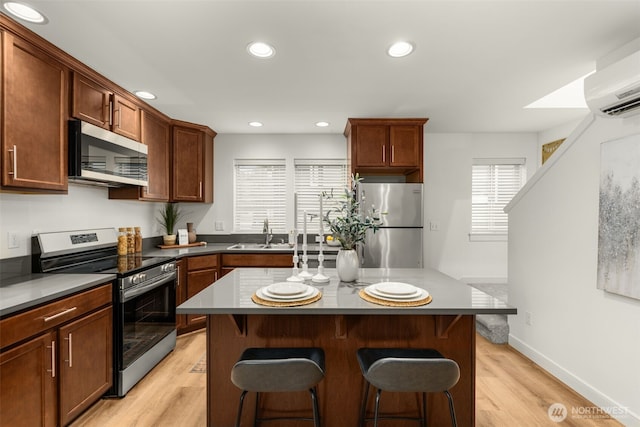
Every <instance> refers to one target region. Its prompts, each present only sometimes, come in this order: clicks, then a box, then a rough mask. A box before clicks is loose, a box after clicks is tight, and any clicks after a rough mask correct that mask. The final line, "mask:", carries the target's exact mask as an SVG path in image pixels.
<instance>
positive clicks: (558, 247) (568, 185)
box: [508, 116, 640, 426]
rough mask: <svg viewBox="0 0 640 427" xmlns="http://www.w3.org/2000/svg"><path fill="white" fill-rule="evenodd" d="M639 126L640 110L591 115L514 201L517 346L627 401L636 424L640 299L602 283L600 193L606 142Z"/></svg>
mask: <svg viewBox="0 0 640 427" xmlns="http://www.w3.org/2000/svg"><path fill="white" fill-rule="evenodd" d="M639 133H640V116H636V117H633V118H628V119H604V118H599V117H598V118H595V119H594V118H593V117H592V116H589V117H587V118H586V119H585V120H584V122H583V123H582V124H581V126H580V127H579V128H578V129H576V131H575V132H574V134H572V135H570V137H569V138H568V139H567V140H566V141H565V142H564V144H563V145H562V146H561V148H560V149H559V151H557V152H556V153H554V155H553V156H552V158H551V159H552V160H553V162H552V163H551V160H550V161H549V162H547V163H551V164H549V165H547V164H545V166H544V167H543V168H542V169H540V171H539V173H538V176H536V177H534V179H532V180H531V181H530V184H531V185H528V186H526V187H525V189H523V191H522V192H521V194H519V195H518V196H517V200H516V199H514V202H512V205H511V206H509V208H510V209H511V210H510V212H509V229H510V230H509V231H510V232H509V260H508V265H509V303H510V304H512V305H514V306H515V307H517V308H518V315H517V316H509V325H510V328H511V334H510V339H509V342H510V344H511V345H513V346H514V347H515V348H517V349H518V350H520V351H521V352H523V353H524V354H526V355H527V356H528V357H529V358H531V359H532V360H534V361H535V362H536V363H538V364H539V365H541V366H542V367H543V368H545V369H546V370H548V371H549V372H551V373H552V374H554V375H555V376H557V377H558V378H560V379H561V380H562V381H563V382H565V383H566V384H568V385H569V386H570V387H572V388H573V389H575V390H576V391H578V392H579V393H580V394H582V395H584V396H585V397H587V398H588V399H589V400H591V401H592V402H593V403H594V404H596V405H598V406H600V407H604V408H626V410H628V411H629V413H628V414H627V415H626V416H624V417H623V418H621V419H620V421H622V422H623V423H624V424H626V425H630V426H631V425H633V426H640V415H639V414H640V363H639V362H638V361H640V300H634V299H631V298H625V297H621V296H619V295H615V294H609V293H607V292H604V291H602V290H598V289H596V280H597V250H598V195H599V173H600V144H601V143H602V142H605V141H610V140H613V139H617V138H620V137H623V136H627V135H632V134H636V135H637V134H639ZM554 157H555V158H554ZM526 313H530V315H531V325H527V324H526V322H525V318H526ZM560 403H562V402H560ZM568 409H569V412H570V413H571V408H568Z"/></svg>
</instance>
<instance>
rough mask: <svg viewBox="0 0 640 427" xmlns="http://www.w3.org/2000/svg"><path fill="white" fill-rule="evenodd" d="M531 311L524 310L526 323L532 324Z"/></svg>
mask: <svg viewBox="0 0 640 427" xmlns="http://www.w3.org/2000/svg"><path fill="white" fill-rule="evenodd" d="M531 317H532V316H531V313H530V312H528V311H525V312H524V323H526V324H527V325H529V326H531V325H532V319H531Z"/></svg>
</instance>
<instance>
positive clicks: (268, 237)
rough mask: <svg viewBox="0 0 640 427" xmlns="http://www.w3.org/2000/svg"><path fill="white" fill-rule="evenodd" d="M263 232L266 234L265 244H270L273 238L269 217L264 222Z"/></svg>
mask: <svg viewBox="0 0 640 427" xmlns="http://www.w3.org/2000/svg"><path fill="white" fill-rule="evenodd" d="M262 233H263V234H264V235H265V238H264V245H265V246H269V244H270V243H271V239H273V235H272V234H271V230H269V218H265V220H264V223H263V224H262Z"/></svg>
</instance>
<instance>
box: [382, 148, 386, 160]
mask: <svg viewBox="0 0 640 427" xmlns="http://www.w3.org/2000/svg"><path fill="white" fill-rule="evenodd" d="M386 148H387V146H386V145H384V144H382V163H384V162H386V161H387V159H386V157H385V156H386V153H385V149H386Z"/></svg>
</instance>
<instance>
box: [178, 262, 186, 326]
mask: <svg viewBox="0 0 640 427" xmlns="http://www.w3.org/2000/svg"><path fill="white" fill-rule="evenodd" d="M186 300H187V260H186V259H185V258H182V259H179V260H177V261H176V307H177V306H179V305H180V304H182V303H183V302H185V301H186ZM186 326H187V315H186V314H176V330H177V332H178V334H181V333H184V332H185V331H186V329H185V328H186Z"/></svg>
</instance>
